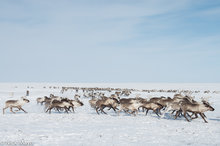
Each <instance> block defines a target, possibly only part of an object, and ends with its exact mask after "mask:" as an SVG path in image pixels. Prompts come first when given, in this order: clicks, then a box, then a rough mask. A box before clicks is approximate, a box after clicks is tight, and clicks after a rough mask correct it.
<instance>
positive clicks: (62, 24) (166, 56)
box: [0, 0, 220, 83]
mask: <svg viewBox="0 0 220 146" xmlns="http://www.w3.org/2000/svg"><path fill="white" fill-rule="evenodd" d="M219 26H220V1H218V0H212V1H210V0H200V1H194V0H180V1H176V0H166V1H164V0H111V1H108V0H92V1H91V0H80V1H74V0H62V1H60V0H46V1H45V0H32V1H30V0H19V1H16V0H11V1H3V0H2V1H0V51H1V53H0V67H1V72H0V76H1V78H0V82H120V83H121V82H125V83H127V82H146V83H147V82H175V83H176V82H177V83H186V82H197V83H203V82H204V83H207V82H209V83H210V82H215V83H219V82H220V27H219Z"/></svg>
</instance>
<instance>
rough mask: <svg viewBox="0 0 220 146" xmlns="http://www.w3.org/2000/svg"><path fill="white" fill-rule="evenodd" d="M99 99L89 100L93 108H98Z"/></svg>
mask: <svg viewBox="0 0 220 146" xmlns="http://www.w3.org/2000/svg"><path fill="white" fill-rule="evenodd" d="M98 100H99V99H98V98H93V99H90V100H89V104H90V106H91V107H92V108H94V109H95V108H96V102H97V101H98Z"/></svg>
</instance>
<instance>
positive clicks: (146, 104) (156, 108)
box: [140, 101, 163, 117]
mask: <svg viewBox="0 0 220 146" xmlns="http://www.w3.org/2000/svg"><path fill="white" fill-rule="evenodd" d="M140 107H142V108H144V109H146V115H147V113H148V111H149V110H153V111H154V113H156V115H157V116H158V117H160V116H159V115H158V113H160V110H161V109H162V108H163V106H162V105H160V104H159V103H154V102H148V101H142V105H141V106H140Z"/></svg>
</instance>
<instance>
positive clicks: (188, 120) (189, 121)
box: [184, 111, 190, 122]
mask: <svg viewBox="0 0 220 146" xmlns="http://www.w3.org/2000/svg"><path fill="white" fill-rule="evenodd" d="M184 117H185V118H186V120H187V121H188V122H190V121H189V119H188V118H187V117H186V111H184Z"/></svg>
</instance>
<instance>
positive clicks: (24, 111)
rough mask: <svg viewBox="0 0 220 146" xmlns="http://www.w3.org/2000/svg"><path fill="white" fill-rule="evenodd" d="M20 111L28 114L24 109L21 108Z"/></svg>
mask: <svg viewBox="0 0 220 146" xmlns="http://www.w3.org/2000/svg"><path fill="white" fill-rule="evenodd" d="M18 109H20V110H22V111H23V112H25V113H27V112H26V111H25V110H24V109H23V108H21V107H19V108H18Z"/></svg>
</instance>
